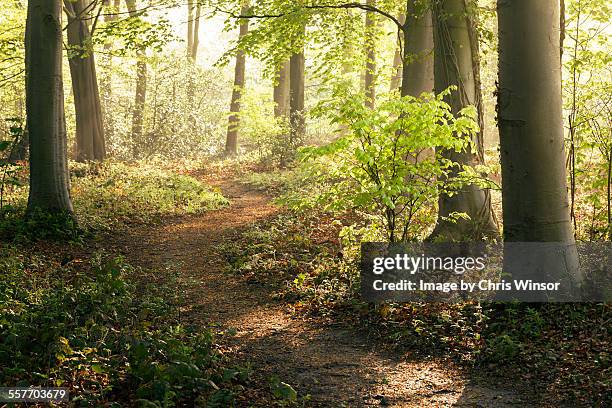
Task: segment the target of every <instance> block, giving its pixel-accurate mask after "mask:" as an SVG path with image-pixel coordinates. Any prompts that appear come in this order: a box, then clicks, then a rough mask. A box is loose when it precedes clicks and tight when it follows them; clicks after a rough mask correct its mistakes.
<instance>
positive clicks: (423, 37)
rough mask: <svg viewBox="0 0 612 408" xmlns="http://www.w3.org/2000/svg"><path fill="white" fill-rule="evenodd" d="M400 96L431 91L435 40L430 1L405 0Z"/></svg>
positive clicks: (417, 94) (432, 86) (432, 87)
mask: <svg viewBox="0 0 612 408" xmlns="http://www.w3.org/2000/svg"><path fill="white" fill-rule="evenodd" d="M406 16H407V17H406V18H405V22H404V41H403V43H404V44H403V45H404V61H403V64H402V75H401V78H402V81H401V95H402V96H408V95H409V96H414V97H418V96H420V95H421V94H422V93H423V92H432V91H433V90H434V50H433V49H434V38H433V25H432V20H431V7H430V4H429V0H426V1H423V0H421V1H419V0H407V1H406Z"/></svg>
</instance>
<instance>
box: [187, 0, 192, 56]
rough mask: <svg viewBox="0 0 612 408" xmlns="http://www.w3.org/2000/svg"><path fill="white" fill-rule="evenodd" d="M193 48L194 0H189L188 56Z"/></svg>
mask: <svg viewBox="0 0 612 408" xmlns="http://www.w3.org/2000/svg"><path fill="white" fill-rule="evenodd" d="M192 50H193V0H188V1H187V58H191V51H192Z"/></svg>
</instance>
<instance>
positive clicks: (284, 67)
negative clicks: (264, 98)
mask: <svg viewBox="0 0 612 408" xmlns="http://www.w3.org/2000/svg"><path fill="white" fill-rule="evenodd" d="M274 103H275V104H274V117H276V118H282V117H285V116H287V115H288V114H289V61H284V62H283V63H282V64H281V65H280V67H279V68H278V72H277V75H276V82H275V84H274Z"/></svg>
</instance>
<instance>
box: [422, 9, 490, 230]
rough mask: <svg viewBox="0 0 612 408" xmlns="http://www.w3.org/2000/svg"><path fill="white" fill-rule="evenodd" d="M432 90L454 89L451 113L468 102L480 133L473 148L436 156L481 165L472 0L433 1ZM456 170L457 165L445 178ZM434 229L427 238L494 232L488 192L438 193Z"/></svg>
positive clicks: (474, 189)
mask: <svg viewBox="0 0 612 408" xmlns="http://www.w3.org/2000/svg"><path fill="white" fill-rule="evenodd" d="M432 11H433V21H434V44H435V47H434V50H435V51H434V54H435V55H434V71H435V90H436V92H442V91H443V90H445V89H447V88H448V87H449V86H451V85H454V86H456V87H457V91H455V92H453V93H452V94H451V95H449V96H448V97H447V102H448V103H449V105H450V106H451V109H452V112H453V113H454V114H457V113H458V112H459V111H460V110H462V109H463V108H465V107H467V106H470V105H472V106H475V107H476V108H477V111H478V121H479V124H480V132H479V133H478V134H477V135H476V137H475V139H474V145H475V146H476V151H474V149H471V148H468V149H466V150H464V151H460V152H455V151H449V150H444V151H442V152H441V154H442V155H443V156H444V157H445V158H447V159H450V160H452V161H453V162H455V163H458V164H459V165H476V164H482V163H484V151H483V137H482V132H483V130H484V126H483V110H482V96H481V89H480V61H479V51H478V37H477V31H476V28H475V22H476V16H475V15H474V14H475V12H476V7H475V4H473V0H433V1H432ZM458 171H460V169H459V168H458V167H457V166H456V167H455V169H454V171H453V172H451V174H450V176H449V177H454V176H456V174H457V173H458ZM438 204H439V211H438V220H437V223H436V227H435V229H434V231H433V233H432V236H431V237H430V238H432V239H439V238H442V239H448V240H456V241H463V240H470V239H472V240H479V239H482V238H495V237H497V236H498V235H499V232H498V229H497V223H496V222H495V218H494V215H493V211H492V208H491V196H490V192H489V191H488V190H486V189H483V188H480V187H479V186H477V185H475V184H471V185H467V186H464V187H463V188H462V189H461V191H459V192H457V193H456V194H454V195H452V196H449V195H446V194H441V195H440V198H439V200H438ZM460 213H463V214H466V215H468V216H469V220H466V219H463V218H459V219H456V220H455V219H453V215H454V214H460Z"/></svg>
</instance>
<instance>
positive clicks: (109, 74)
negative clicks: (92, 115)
mask: <svg viewBox="0 0 612 408" xmlns="http://www.w3.org/2000/svg"><path fill="white" fill-rule="evenodd" d="M109 4H110V0H106V1H105V3H104V5H105V6H106V7H108V5H109ZM120 7H121V0H113V11H114V12H115V13H118V12H119V9H120ZM107 12H108V11H107ZM116 19H117V15H112V14H108V15H105V16H104V20H105V21H106V22H112V21H115V20H116ZM112 49H113V41H107V42H106V43H105V44H104V53H105V54H106V57H104V59H103V63H102V66H103V71H102V75H101V78H100V88H101V95H100V96H101V100H100V105H101V110H102V118H103V120H102V125H103V126H104V136H105V140H112V139H113V136H114V134H115V120H114V118H113V115H112V114H110V115H109V114H107V113H108V112H109V107H110V106H111V104H112V97H113V86H112V84H113V71H112V64H113V56H112V54H111V51H112Z"/></svg>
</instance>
